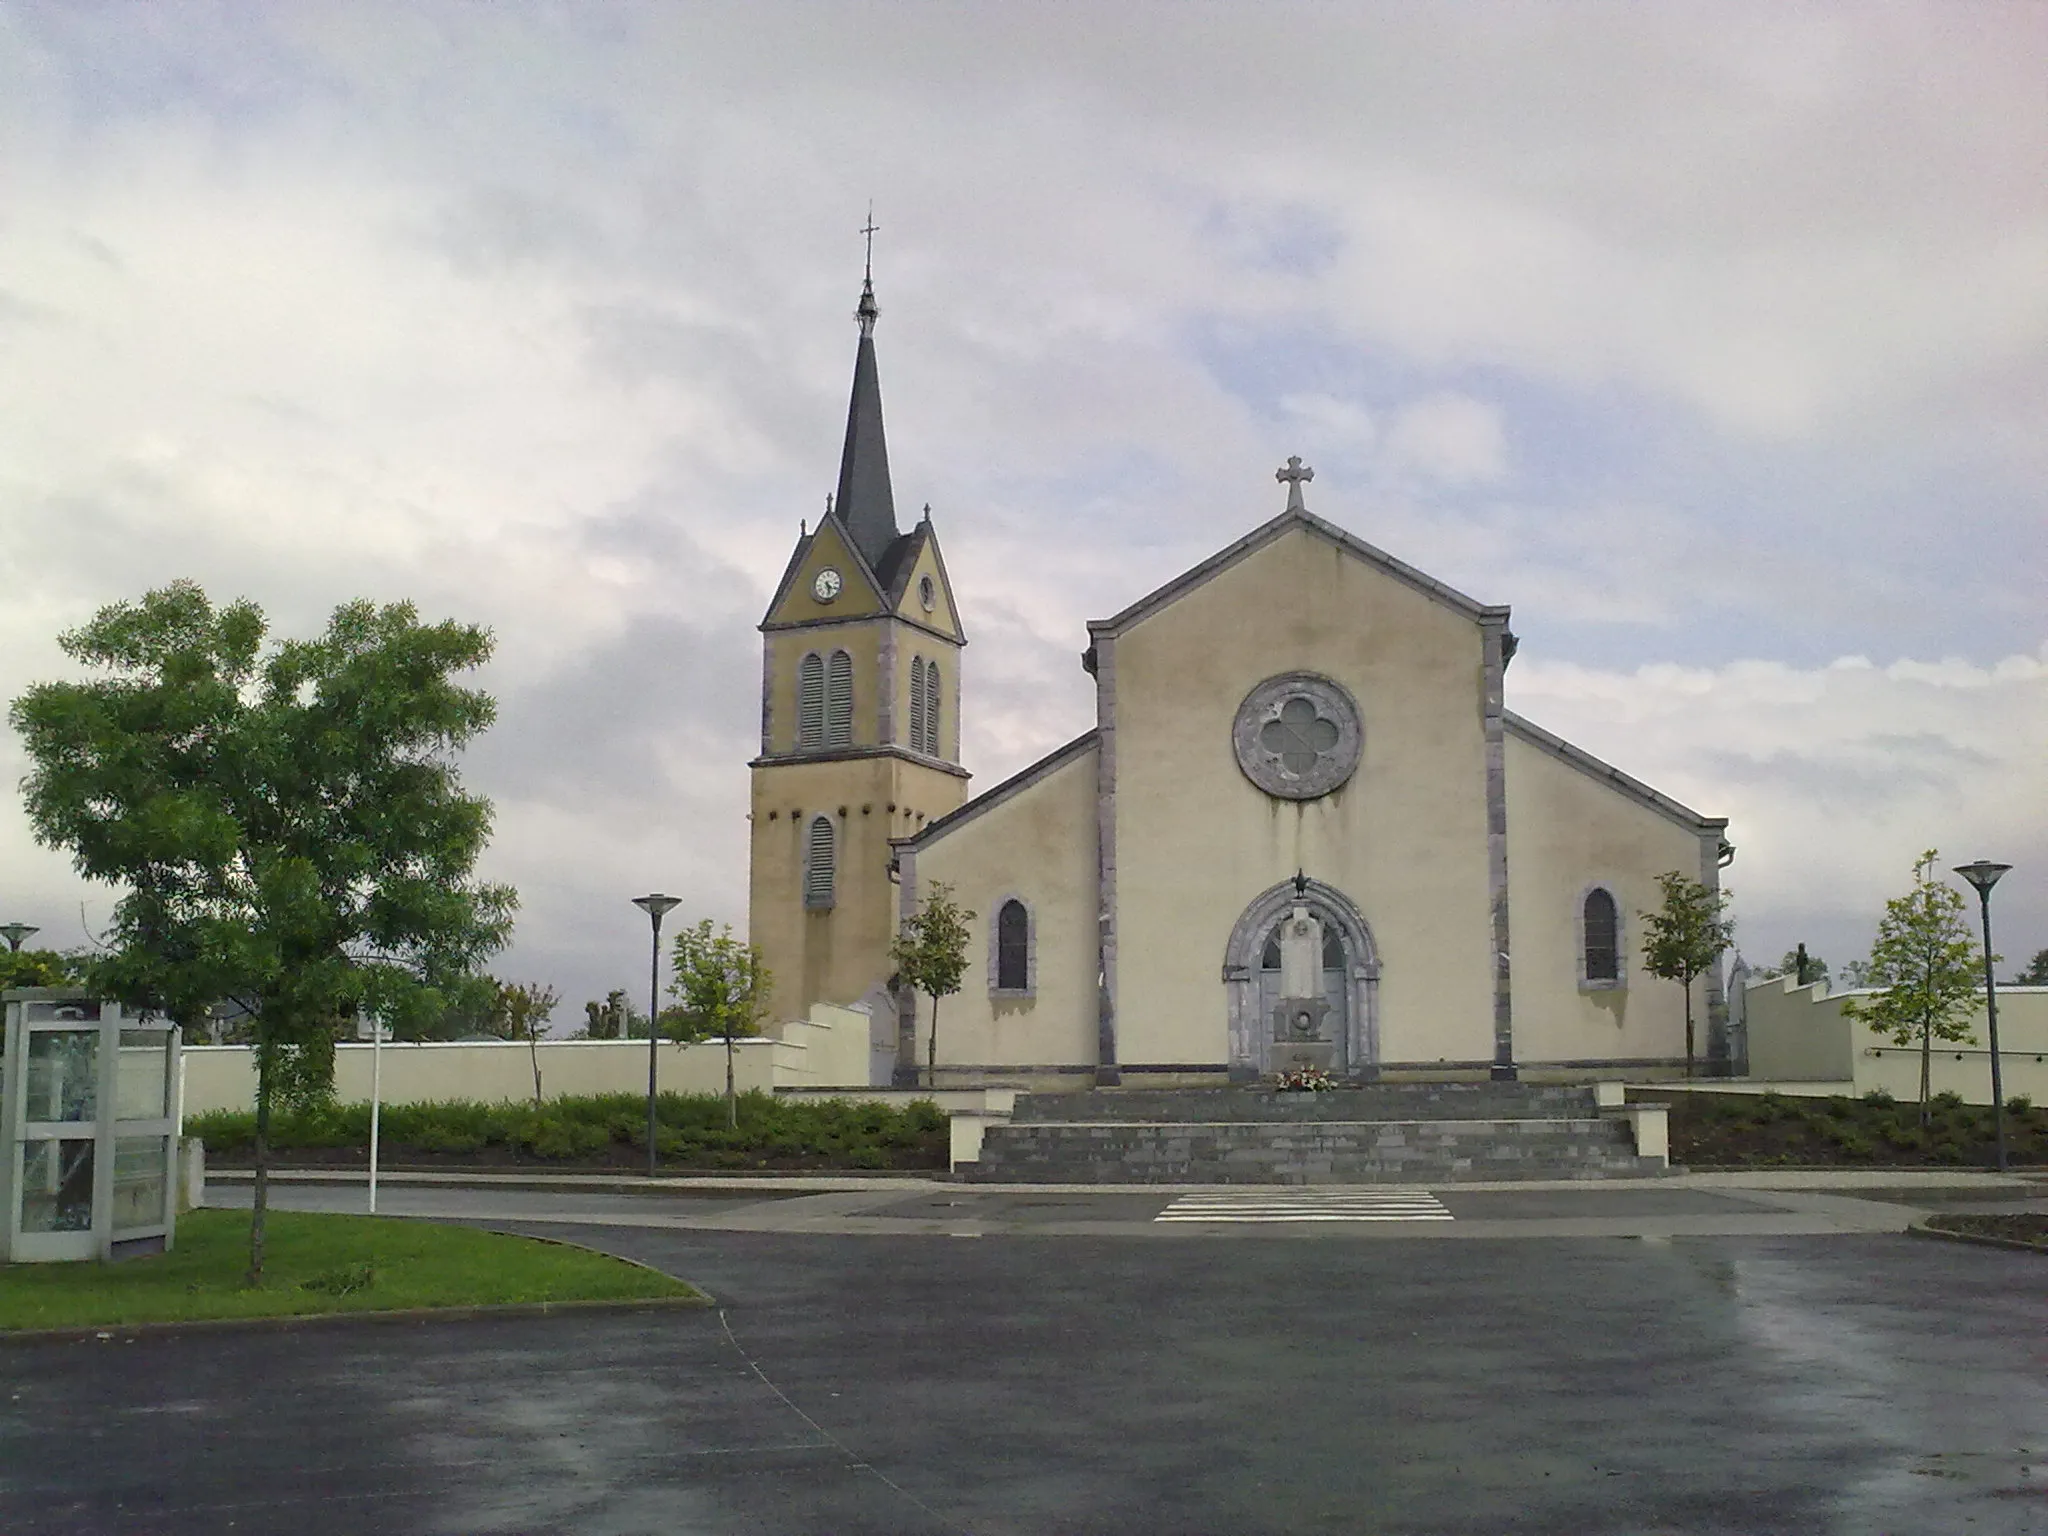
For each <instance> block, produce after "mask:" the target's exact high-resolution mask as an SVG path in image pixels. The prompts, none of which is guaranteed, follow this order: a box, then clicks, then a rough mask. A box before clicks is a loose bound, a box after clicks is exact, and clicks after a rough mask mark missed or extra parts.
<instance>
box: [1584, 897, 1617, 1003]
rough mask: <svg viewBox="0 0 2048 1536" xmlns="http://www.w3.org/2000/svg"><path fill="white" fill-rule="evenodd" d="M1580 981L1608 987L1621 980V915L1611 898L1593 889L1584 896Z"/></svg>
mask: <svg viewBox="0 0 2048 1536" xmlns="http://www.w3.org/2000/svg"><path fill="white" fill-rule="evenodd" d="M1583 917H1584V928H1585V946H1584V959H1585V967H1586V968H1585V971H1584V973H1583V977H1584V979H1585V980H1586V981H1588V982H1593V983H1598V982H1606V983H1609V984H1612V983H1614V982H1617V981H1620V980H1621V911H1620V909H1619V908H1618V907H1617V906H1615V904H1614V897H1613V895H1612V894H1611V893H1610V892H1608V891H1606V890H1603V889H1601V888H1600V887H1599V886H1595V887H1594V888H1593V889H1592V890H1590V891H1588V892H1586V901H1585V907H1584V911H1583Z"/></svg>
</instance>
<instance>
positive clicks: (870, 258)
mask: <svg viewBox="0 0 2048 1536" xmlns="http://www.w3.org/2000/svg"><path fill="white" fill-rule="evenodd" d="M881 227H882V226H881V225H879V224H877V223H876V222H875V205H874V204H873V203H869V204H868V221H867V223H865V224H863V225H862V226H861V227H860V232H861V233H862V234H863V235H865V236H867V241H868V254H867V261H866V264H865V265H864V266H863V267H862V269H861V279H860V308H858V309H856V310H855V311H854V312H853V318H854V319H856V320H858V321H859V322H860V333H861V335H862V336H864V337H865V336H872V335H874V334H875V321H876V319H877V318H878V317H879V316H880V315H881V313H882V307H881V306H880V305H879V304H877V303H876V302H875V231H876V230H878V229H880V228H881Z"/></svg>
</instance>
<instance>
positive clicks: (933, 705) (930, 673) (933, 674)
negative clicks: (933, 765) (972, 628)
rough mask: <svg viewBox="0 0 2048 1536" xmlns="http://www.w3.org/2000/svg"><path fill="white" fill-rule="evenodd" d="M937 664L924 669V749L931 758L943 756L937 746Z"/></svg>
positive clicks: (940, 685)
mask: <svg viewBox="0 0 2048 1536" xmlns="http://www.w3.org/2000/svg"><path fill="white" fill-rule="evenodd" d="M941 687H942V683H941V680H940V677H939V664H938V663H937V662H936V661H934V662H931V663H930V664H928V665H927V666H926V667H925V669H924V749H925V751H927V752H929V753H931V755H932V756H933V757H943V756H945V751H944V749H943V748H942V747H941V746H940V745H939V713H940V709H939V690H940V688H941Z"/></svg>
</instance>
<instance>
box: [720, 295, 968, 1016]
mask: <svg viewBox="0 0 2048 1536" xmlns="http://www.w3.org/2000/svg"><path fill="white" fill-rule="evenodd" d="M880 314H881V310H880V309H879V307H878V306H877V305H876V303H875V286H874V276H873V271H872V268H870V270H869V272H868V274H867V276H866V277H865V278H864V279H863V281H862V284H861V294H860V307H859V308H858V309H857V310H855V312H854V317H855V319H857V320H858V321H859V322H860V344H859V348H858V350H857V351H856V352H855V353H854V363H853V397H852V400H851V402H850V403H849V405H848V407H847V412H846V443H845V446H844V447H843V448H842V450H841V452H840V456H839V486H838V490H837V491H836V492H835V494H834V495H833V496H832V497H831V498H829V499H828V500H827V501H826V503H825V515H824V517H823V518H821V519H820V520H819V522H818V526H817V528H816V529H815V530H813V529H810V528H808V527H806V528H804V529H803V530H802V531H801V532H800V533H799V536H798V538H797V542H796V549H795V550H794V551H793V552H792V553H791V555H790V557H789V565H788V567H787V568H786V569H785V570H784V571H783V573H782V580H781V582H780V584H779V585H777V587H776V589H775V596H774V599H773V600H772V601H771V602H770V603H769V604H768V612H767V615H766V616H765V617H764V618H763V619H762V620H761V626H760V628H761V752H760V755H759V756H758V757H756V758H755V759H754V760H753V762H752V764H751V765H750V766H751V767H752V770H753V796H752V801H753V812H752V822H753V834H752V865H751V870H750V877H749V882H748V936H749V938H750V939H751V940H752V942H753V943H754V944H755V945H757V946H758V947H759V948H760V950H761V952H762V956H763V958H764V959H765V961H766V962H767V965H768V968H769V970H770V971H771V972H772V973H773V978H774V990H773V993H772V995H771V997H770V1007H771V1009H772V1013H771V1015H770V1017H771V1019H772V1020H774V1021H776V1022H780V1021H784V1020H789V1019H800V1018H802V1017H804V1015H805V1014H806V1013H807V1012H808V1010H809V1008H810V1005H811V1004H812V1003H818V1002H825V1003H854V1002H858V1001H860V1000H861V999H862V998H863V997H865V996H867V995H868V994H869V993H870V992H872V991H873V990H874V989H875V988H877V987H878V986H880V985H882V984H883V983H885V982H886V981H887V980H888V978H889V975H890V972H891V969H892V967H891V966H890V963H889V944H890V941H891V939H893V938H894V936H895V933H896V920H897V912H896V885H895V882H894V880H893V879H892V877H891V875H890V860H891V857H892V854H891V850H890V846H889V841H890V839H891V838H896V837H908V836H910V835H911V834H912V833H915V832H916V831H918V830H919V829H920V828H922V827H923V826H924V825H925V824H926V823H927V822H930V821H934V820H936V819H937V818H939V817H940V816H943V815H945V814H946V813H947V812H948V811H951V810H953V809H954V808H955V807H957V806H959V805H960V804H961V803H962V802H963V801H964V800H965V799H966V797H967V773H966V770H964V769H963V768H961V767H960V649H961V647H962V646H964V645H965V644H966V643H967V637H966V634H965V632H964V631H963V630H962V628H961V625H960V618H959V613H958V610H957V609H956V608H955V606H954V602H953V588H952V584H951V583H950V582H949V581H948V580H947V579H946V562H945V560H944V558H943V557H942V556H941V555H940V553H939V540H938V534H937V532H936V531H935V530H934V529H933V527H932V520H931V508H930V507H929V506H927V507H926V508H925V512H924V516H923V517H922V518H921V519H920V520H919V522H918V524H917V526H916V527H914V528H912V529H911V530H910V531H909V532H907V533H905V532H901V531H899V530H898V528H897V526H896V500H895V493H894V491H893V489H892V487H891V485H890V481H889V450H888V445H887V443H886V442H885V440H884V438H883V433H882V386H881V381H880V378H879V376H878V374H877V372H876V368H875V321H876V319H877V318H878V317H879V316H880Z"/></svg>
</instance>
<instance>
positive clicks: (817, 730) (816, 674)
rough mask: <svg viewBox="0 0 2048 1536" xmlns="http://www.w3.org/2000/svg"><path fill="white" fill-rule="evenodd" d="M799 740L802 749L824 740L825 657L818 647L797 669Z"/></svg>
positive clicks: (819, 743) (821, 744)
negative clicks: (820, 653)
mask: <svg viewBox="0 0 2048 1536" xmlns="http://www.w3.org/2000/svg"><path fill="white" fill-rule="evenodd" d="M796 744H797V748H798V750H800V751H801V750H803V749H805V748H810V747H822V746H823V745H824V744H825V660H824V658H823V657H821V656H820V655H819V654H818V653H817V652H816V651H812V652H811V653H810V654H809V655H807V656H805V657H804V659H803V660H802V661H801V662H800V663H798V665H797V669H796Z"/></svg>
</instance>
